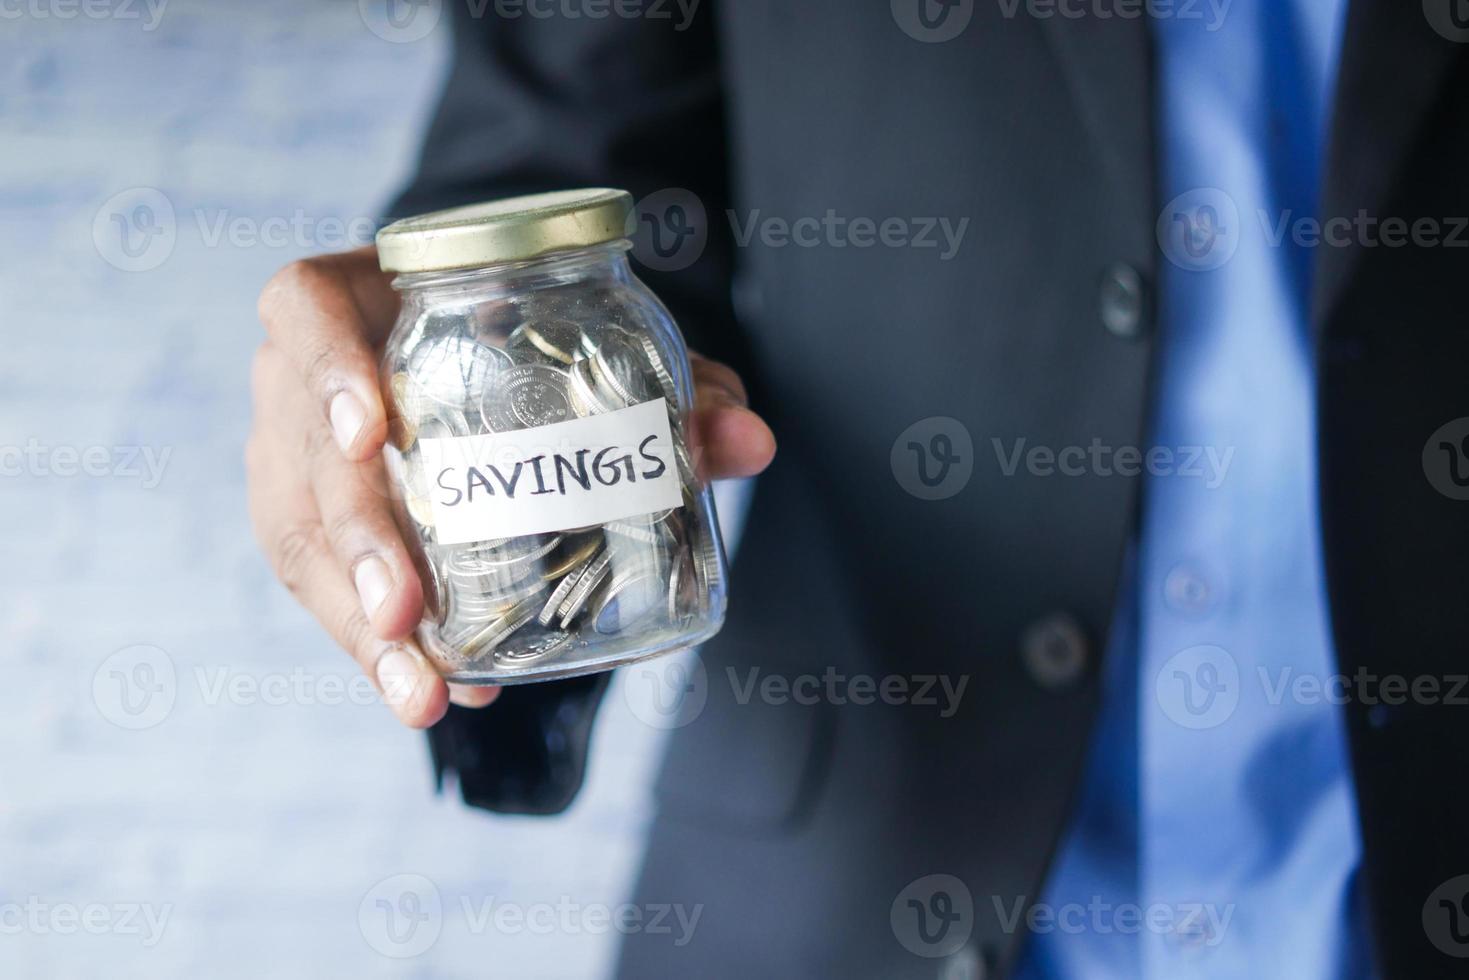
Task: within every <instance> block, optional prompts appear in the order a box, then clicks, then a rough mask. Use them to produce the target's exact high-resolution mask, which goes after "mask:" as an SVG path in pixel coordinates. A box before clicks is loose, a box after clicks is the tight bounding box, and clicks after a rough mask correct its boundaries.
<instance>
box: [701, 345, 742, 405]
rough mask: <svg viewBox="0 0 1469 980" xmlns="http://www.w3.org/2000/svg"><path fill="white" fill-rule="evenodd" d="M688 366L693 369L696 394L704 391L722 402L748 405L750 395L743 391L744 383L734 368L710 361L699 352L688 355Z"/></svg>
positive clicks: (708, 395)
mask: <svg viewBox="0 0 1469 980" xmlns="http://www.w3.org/2000/svg"><path fill="white" fill-rule="evenodd" d="M689 366H690V367H691V368H692V369H693V374H694V392H695V394H696V395H697V394H699V393H704V394H705V395H706V396H707V397H711V398H714V399H717V400H718V401H719V402H720V403H722V404H728V405H737V406H739V407H740V408H748V407H749V405H750V396H749V395H748V394H747V393H746V392H745V383H744V382H743V381H741V380H740V376H739V374H738V372H736V371H735V370H734V368H732V367H729V366H728V365H725V364H721V363H719V362H718V361H711V360H709V358H707V357H704V356H703V355H700V354H690V355H689Z"/></svg>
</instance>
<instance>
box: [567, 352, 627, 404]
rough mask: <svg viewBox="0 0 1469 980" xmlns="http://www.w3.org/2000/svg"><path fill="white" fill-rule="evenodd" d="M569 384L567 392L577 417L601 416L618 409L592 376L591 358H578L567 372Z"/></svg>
mask: <svg viewBox="0 0 1469 980" xmlns="http://www.w3.org/2000/svg"><path fill="white" fill-rule="evenodd" d="M567 382H568V384H567V390H568V393H569V394H570V396H571V403H572V406H573V407H574V408H575V409H576V414H577V415H580V416H582V417H583V418H585V417H586V416H588V415H601V414H603V413H605V412H610V411H613V410H614V409H615V408H616V407H617V405H616V403H615V402H613V401H612V400H610V399H609V398H608V397H607V396H606V395H605V394H604V393H603V392H602V391H601V390H600V388H599V386H598V385H597V380H596V378H594V377H593V376H592V362H591V359H590V358H587V357H581V358H578V359H577V360H576V361H575V362H574V363H573V364H572V365H571V368H570V370H568V371H567Z"/></svg>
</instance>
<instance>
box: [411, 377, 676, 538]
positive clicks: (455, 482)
mask: <svg viewBox="0 0 1469 980" xmlns="http://www.w3.org/2000/svg"><path fill="white" fill-rule="evenodd" d="M421 441H422V443H423V463H424V472H425V473H426V474H427V475H428V483H429V499H430V500H431V501H432V502H433V509H434V524H435V535H434V536H435V538H436V540H437V541H438V542H439V543H440V544H464V543H466V542H470V541H484V540H486V539H488V538H510V537H515V536H517V535H521V534H539V533H542V532H545V531H563V530H565V529H567V528H572V527H585V526H586V525H588V524H605V523H607V522H608V521H615V520H618V519H620V518H623V517H633V516H636V515H638V514H651V513H654V512H656V511H660V510H666V509H668V508H670V507H678V506H680V505H681V504H682V503H683V489H682V487H681V485H680V482H679V475H678V466H677V464H676V462H675V459H674V454H673V438H672V435H671V433H670V431H669V425H668V407H667V402H666V401H665V400H664V399H662V398H658V399H655V400H653V401H650V402H643V403H642V404H640V405H634V406H633V407H631V408H624V409H622V410H621V411H617V412H608V413H607V414H605V415H591V416H588V417H587V418H582V419H572V420H571V421H569V422H557V423H555V424H554V425H543V426H540V427H538V428H534V429H517V430H515V431H513V432H496V433H491V434H489V435H482V436H463V437H458V438H452V439H423V440H421Z"/></svg>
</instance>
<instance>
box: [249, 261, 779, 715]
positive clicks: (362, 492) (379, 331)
mask: <svg viewBox="0 0 1469 980" xmlns="http://www.w3.org/2000/svg"><path fill="white" fill-rule="evenodd" d="M390 282H391V277H390V276H389V275H387V274H385V273H383V272H381V271H380V270H379V269H378V263H377V251H376V250H375V249H373V248H363V249H358V250H356V251H352V252H346V253H342V254H339V255H328V256H323V257H321V258H315V259H308V260H305V261H301V262H295V263H292V264H291V265H289V266H287V267H286V268H284V269H282V270H281V271H280V272H279V273H277V274H276V275H275V276H274V278H272V279H271V280H270V282H269V283H268V284H266V287H265V289H264V291H263V292H262V293H261V294H260V320H261V322H262V323H263V324H264V325H265V330H266V334H267V339H266V341H265V342H264V343H263V344H261V345H260V349H259V350H258V351H257V352H256V354H255V364H254V369H253V376H252V393H253V394H252V397H253V399H254V403H255V411H254V421H253V424H252V430H251V433H250V439H249V441H248V442H247V443H246V446H245V469H246V474H247V479H248V483H249V497H250V517H251V520H252V521H253V522H254V525H255V535H256V539H257V540H258V541H259V543H260V546H261V548H262V549H263V550H264V551H265V553H266V555H267V556H268V557H269V558H270V561H271V564H272V566H273V567H274V568H275V572H276V575H277V576H278V577H279V578H280V580H281V582H282V583H283V584H284V585H285V586H286V587H287V588H288V589H290V590H291V592H292V594H294V595H295V596H296V598H297V599H298V600H299V601H300V602H301V604H302V605H304V606H305V607H306V608H307V609H308V610H310V612H311V614H312V615H314V616H315V617H316V619H317V620H318V621H319V622H320V623H321V625H322V626H324V627H325V628H326V630H327V632H329V633H330V634H331V635H332V638H333V639H335V640H336V641H337V643H339V644H340V645H341V646H342V647H343V648H344V649H345V650H346V651H347V652H348V653H350V654H351V655H352V657H353V659H354V660H356V661H357V663H358V665H359V666H360V667H361V668H362V669H363V670H364V671H365V672H366V673H367V675H368V676H369V677H371V678H372V679H373V681H374V682H375V683H376V684H377V686H378V689H379V690H380V691H381V693H382V696H383V699H384V700H385V701H386V702H387V703H388V705H389V706H390V707H391V708H392V709H393V711H394V713H395V714H396V715H397V716H398V718H399V720H401V721H402V722H403V723H404V724H406V725H409V726H411V727H414V728H427V727H428V726H430V725H432V724H434V723H435V722H437V721H438V720H439V719H440V718H442V717H443V716H444V712H445V711H447V710H448V703H449V702H450V701H453V702H454V703H455V704H462V705H465V706H469V707H482V706H484V705H487V704H489V703H490V702H491V701H493V700H494V699H495V697H496V696H497V695H498V694H499V688H494V687H464V686H459V685H452V686H451V685H446V684H445V683H444V681H443V680H442V679H441V678H440V677H439V675H438V673H437V672H436V671H435V670H434V668H433V666H432V665H431V664H430V663H429V661H428V659H427V658H426V657H425V656H424V655H423V652H422V651H421V650H420V649H419V648H418V646H417V644H416V643H415V642H414V640H413V638H412V632H413V628H414V627H415V626H416V625H417V624H418V621H419V618H420V616H421V615H422V613H423V585H422V583H420V582H419V580H418V575H417V573H416V572H415V571H414V568H413V564H412V562H411V561H410V559H409V556H408V548H407V546H406V545H405V544H404V542H403V539H402V537H401V535H400V534H399V533H398V528H397V525H396V524H395V523H394V522H393V516H392V510H391V507H390V505H389V500H390V497H389V494H388V484H387V474H386V470H385V467H384V465H383V462H382V447H383V440H384V438H385V436H386V433H387V415H386V412H385V409H384V406H383V402H382V396H381V394H380V390H379V387H378V381H377V378H378V372H377V365H378V356H379V353H380V351H381V349H382V345H383V342H384V341H386V340H387V336H388V332H389V331H390V330H391V329H392V326H393V321H394V319H395V318H396V317H397V315H398V295H397V293H395V292H394V291H393V289H392V287H391V286H390V285H389V284H390ZM693 373H694V383H695V394H696V404H695V411H694V427H695V435H696V442H697V443H698V444H699V445H700V447H701V450H700V452H699V454H698V465H699V470H700V473H701V475H702V476H704V477H705V478H707V479H727V478H732V477H742V476H753V475H754V474H756V473H759V472H760V471H761V470H763V469H765V467H766V466H768V465H770V460H771V458H772V457H773V456H774V455H775V437H774V436H773V435H772V434H771V432H770V428H769V427H768V426H767V425H766V424H765V423H764V422H763V421H762V420H761V419H760V417H759V416H757V415H755V414H754V413H753V412H751V411H750V410H749V409H748V408H747V407H746V404H747V403H746V397H745V389H744V385H743V384H741V383H740V379H739V377H738V376H737V375H736V374H735V373H734V372H733V371H731V370H730V369H729V368H727V367H725V366H724V365H722V364H717V363H715V362H714V361H710V360H706V359H704V358H700V357H695V358H694V361H693Z"/></svg>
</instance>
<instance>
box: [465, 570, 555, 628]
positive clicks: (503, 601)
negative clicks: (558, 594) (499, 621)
mask: <svg viewBox="0 0 1469 980" xmlns="http://www.w3.org/2000/svg"><path fill="white" fill-rule="evenodd" d="M549 587H550V583H548V582H547V581H546V580H545V579H541V578H537V577H536V576H534V575H530V576H527V577H526V578H524V579H522V580H521V581H519V582H513V583H511V584H509V585H507V586H504V587H503V588H499V589H497V590H496V591H494V592H480V591H477V590H475V589H470V588H464V587H459V586H456V587H453V588H451V590H450V595H451V596H452V598H451V599H450V612H451V614H452V615H453V617H454V618H455V619H458V620H461V621H471V620H473V621H480V620H484V619H487V618H493V617H495V616H499V615H501V614H503V613H504V612H505V611H506V610H507V609H509V608H510V607H511V606H513V605H515V604H516V603H517V602H520V601H522V600H524V599H529V598H531V597H532V596H539V595H540V594H541V593H542V592H545V591H546V589H548V588H549Z"/></svg>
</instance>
